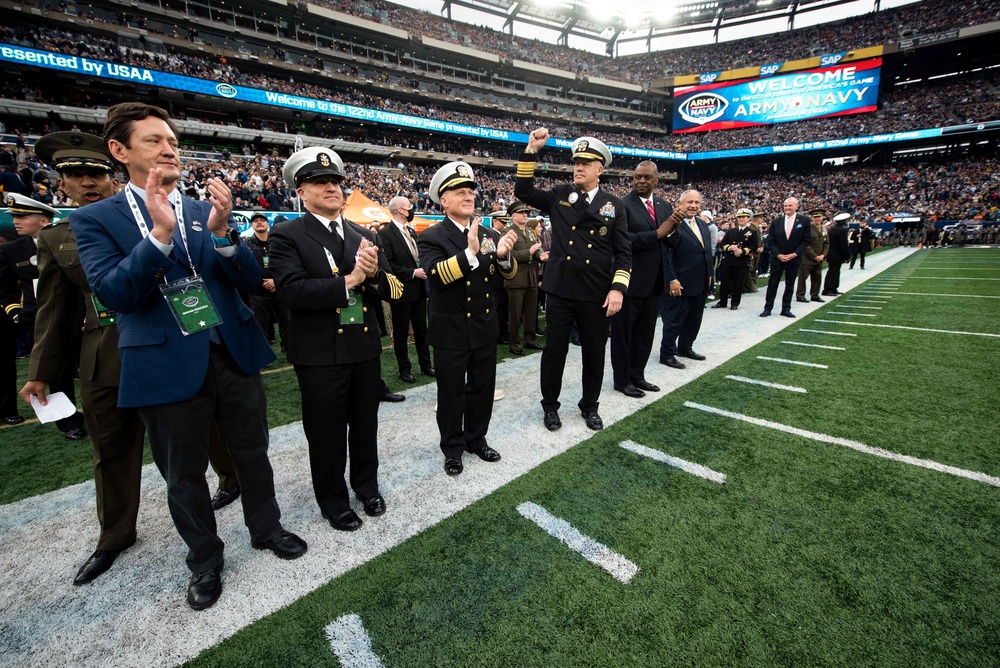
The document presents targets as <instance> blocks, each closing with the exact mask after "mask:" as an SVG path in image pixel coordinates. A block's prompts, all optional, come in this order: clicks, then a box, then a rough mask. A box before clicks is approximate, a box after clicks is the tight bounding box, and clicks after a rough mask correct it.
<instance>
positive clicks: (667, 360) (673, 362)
mask: <svg viewBox="0 0 1000 668" xmlns="http://www.w3.org/2000/svg"><path fill="white" fill-rule="evenodd" d="M660 364H666V365H667V366H668V367H670V368H671V369H686V368H687V367H686V366H685V365H683V364H681V363H680V362H678V361H677V358H676V357H674V356H673V355H671V356H669V357H664V358H663V359H661V360H660Z"/></svg>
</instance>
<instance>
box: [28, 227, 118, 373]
mask: <svg viewBox="0 0 1000 668" xmlns="http://www.w3.org/2000/svg"><path fill="white" fill-rule="evenodd" d="M38 275H39V279H38V295H37V297H38V315H37V317H36V319H35V347H34V348H33V349H32V350H31V361H30V363H29V364H28V378H30V379H32V380H45V381H49V382H51V381H53V380H55V379H57V378H58V377H59V374H60V373H61V370H62V365H63V364H64V363H65V362H68V361H69V362H71V360H68V359H67V354H70V353H69V351H70V350H71V349H70V339H71V338H72V336H73V334H74V330H78V329H79V326H80V323H79V321H78V314H79V304H80V297H81V295H82V296H83V305H84V308H85V309H86V310H85V313H86V316H85V319H84V322H83V330H84V331H83V343H82V348H81V350H80V380H84V381H89V382H91V383H94V384H96V385H101V386H104V387H117V386H118V380H119V377H120V376H121V370H122V365H121V360H120V359H119V357H118V328H117V327H116V326H115V325H113V324H111V325H105V326H104V327H101V325H100V319H99V318H98V315H97V309H96V308H95V307H94V300H93V298H92V295H93V291H92V290H91V289H90V284H89V283H88V282H87V275H86V274H85V273H83V265H82V264H81V262H80V254H79V253H77V250H76V238H75V237H74V236H73V232H72V231H71V230H70V228H69V221H66V222H63V223H59V224H55V225H49V226H48V227H44V228H42V229H41V230H40V231H39V232H38Z"/></svg>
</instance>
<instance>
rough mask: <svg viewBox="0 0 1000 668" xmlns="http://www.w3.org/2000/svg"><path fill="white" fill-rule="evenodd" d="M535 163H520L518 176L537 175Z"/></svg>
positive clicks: (518, 164)
mask: <svg viewBox="0 0 1000 668" xmlns="http://www.w3.org/2000/svg"><path fill="white" fill-rule="evenodd" d="M535 164H536V163H534V162H519V163H517V175H518V176H531V175H533V174H534V173H535Z"/></svg>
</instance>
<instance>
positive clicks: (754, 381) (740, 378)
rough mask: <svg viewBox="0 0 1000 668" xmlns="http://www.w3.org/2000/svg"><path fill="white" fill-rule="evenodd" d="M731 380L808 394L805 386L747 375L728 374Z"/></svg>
mask: <svg viewBox="0 0 1000 668" xmlns="http://www.w3.org/2000/svg"><path fill="white" fill-rule="evenodd" d="M726 378H728V379H729V380H735V381H737V382H740V383H749V384H750V385H762V386H764V387H772V388H774V389H776V390H785V391H786V392H798V393H799V394H806V392H808V390H806V388H804V387H795V386H794V385H782V384H780V383H769V382H767V381H766V380H757V379H756V378H747V377H745V376H726Z"/></svg>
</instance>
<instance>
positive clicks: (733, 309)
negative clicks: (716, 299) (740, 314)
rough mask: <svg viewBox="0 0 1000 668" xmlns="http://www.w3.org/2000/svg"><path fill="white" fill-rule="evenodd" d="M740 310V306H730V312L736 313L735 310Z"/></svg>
mask: <svg viewBox="0 0 1000 668" xmlns="http://www.w3.org/2000/svg"><path fill="white" fill-rule="evenodd" d="M738 308H739V306H730V307H729V310H730V311H735V310H736V309H738Z"/></svg>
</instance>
